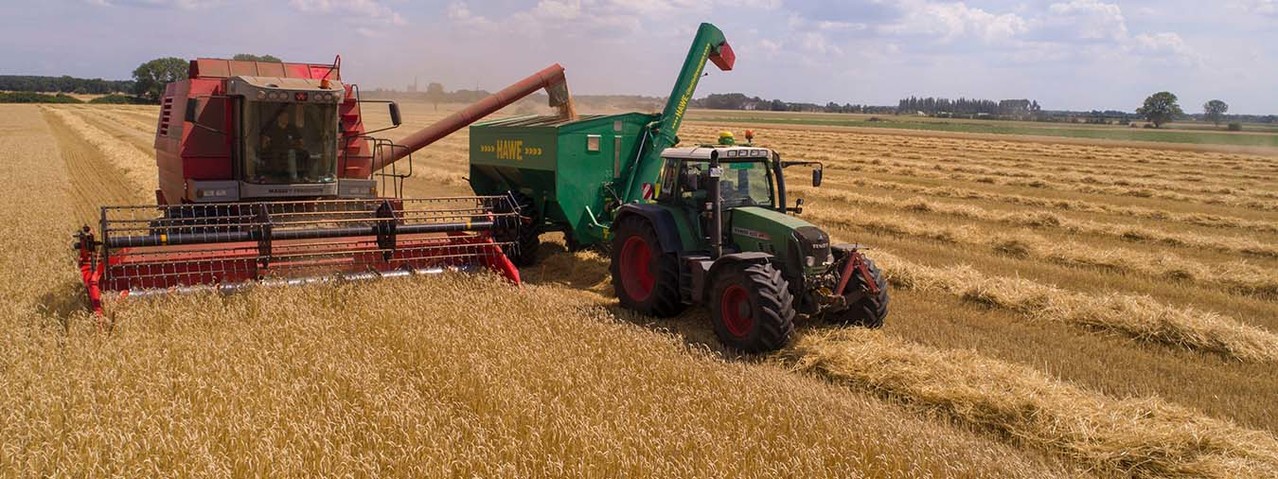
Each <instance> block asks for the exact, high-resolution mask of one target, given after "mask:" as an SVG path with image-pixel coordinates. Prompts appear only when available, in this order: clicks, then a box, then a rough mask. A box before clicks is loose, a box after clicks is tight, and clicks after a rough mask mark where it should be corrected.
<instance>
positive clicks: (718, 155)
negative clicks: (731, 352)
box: [470, 23, 888, 352]
mask: <svg viewBox="0 0 1278 479" xmlns="http://www.w3.org/2000/svg"><path fill="white" fill-rule="evenodd" d="M735 61H736V57H735V54H734V53H733V51H732V48H731V47H730V46H729V45H728V42H727V40H726V39H725V38H724V36H723V32H721V31H719V29H718V28H716V27H715V26H714V25H710V24H708V23H705V24H702V25H701V28H700V29H699V30H698V31H697V36H696V38H695V39H694V40H693V43H692V47H691V48H690V49H689V51H688V56H687V58H686V59H685V60H684V63H683V68H682V69H681V71H680V73H679V77H678V79H677V80H676V81H675V85H674V88H673V89H672V91H671V93H670V99H669V100H668V101H667V104H666V107H665V109H664V110H663V111H662V112H661V113H659V114H643V113H625V114H620V115H606V116H587V117H582V118H579V119H575V120H565V119H563V118H560V117H547V116H530V117H517V118H508V119H501V120H495V121H489V122H485V123H480V124H476V125H474V126H471V128H470V142H471V144H470V184H471V187H472V188H473V189H474V190H475V192H476V193H478V194H483V195H507V196H509V197H510V198H512V199H513V200H514V201H512V202H511V203H512V204H515V205H517V207H518V210H519V217H520V218H521V222H522V223H523V227H522V228H519V229H518V233H517V234H518V238H506V239H505V240H506V241H508V242H509V243H510V244H513V245H515V246H513V248H512V250H511V251H508V252H507V255H508V256H510V257H511V259H512V260H513V261H514V262H515V264H517V265H520V266H526V265H530V264H532V262H533V261H534V260H535V259H536V251H537V245H538V244H539V240H538V236H539V235H540V234H541V233H542V232H546V231H563V232H564V234H565V237H566V238H567V239H568V244H569V247H570V248H576V247H581V246H594V245H607V246H610V248H607V249H608V250H609V251H610V253H609V254H610V261H611V265H612V266H611V271H612V280H613V288H614V291H616V294H617V298H618V300H619V301H620V303H621V305H622V306H623V307H626V308H629V309H633V310H636V311H639V312H642V313H644V314H648V315H653V316H672V315H675V314H678V313H680V312H681V311H683V310H684V309H685V308H686V307H687V306H689V305H707V306H709V308H710V310H711V313H712V314H711V317H712V318H713V321H714V329H715V332H716V334H717V335H718V337H719V339H720V340H721V341H722V342H723V343H724V344H726V345H728V346H729V347H731V348H734V349H737V350H741V351H747V352H758V351H767V350H774V349H777V348H780V347H782V346H784V345H785V344H786V343H787V342H788V341H789V337H790V334H791V333H792V332H793V329H794V328H793V324H792V322H793V321H794V319H795V318H796V317H803V318H819V319H824V320H828V321H831V322H836V323H842V324H854V325H862V326H868V327H878V326H879V325H881V324H882V323H883V319H884V317H885V316H886V315H887V304H888V291H887V283H886V282H885V281H884V280H883V277H882V275H881V274H880V273H879V270H878V268H877V267H875V265H874V262H873V261H871V260H870V259H869V258H867V257H866V256H865V255H864V253H862V252H861V251H860V247H859V246H857V245H832V244H830V238H829V236H828V235H827V234H826V233H825V232H824V231H822V230H821V229H820V228H818V227H816V226H813V225H811V224H809V223H807V222H806V221H803V220H801V219H799V218H797V217H795V216H794V214H799V213H801V212H802V200H797V201H796V204H795V206H793V207H791V206H788V204H787V200H786V188H785V175H784V173H783V170H784V169H785V168H786V167H790V166H806V167H813V177H812V184H813V186H819V185H820V183H821V173H822V165H821V164H820V163H818V162H809V161H782V160H781V155H780V154H779V153H777V152H775V151H773V150H770V149H767V148H762V147H755V146H753V145H751V144H748V143H747V144H745V145H731V144H730V142H724V143H727V144H720V145H701V146H699V147H684V148H674V146H675V145H676V144H678V143H679V138H678V137H677V136H676V133H677V132H678V130H679V125H680V123H682V120H683V115H684V111H685V110H686V109H687V106H688V102H689V101H690V100H691V98H692V95H693V93H694V92H695V91H696V87H697V82H698V81H699V80H700V78H701V76H702V72H703V70H704V69H705V65H706V63H707V62H711V63H713V64H714V65H715V66H717V67H719V69H721V70H725V71H726V70H731V69H732V66H733V64H734V63H735ZM747 141H749V136H747Z"/></svg>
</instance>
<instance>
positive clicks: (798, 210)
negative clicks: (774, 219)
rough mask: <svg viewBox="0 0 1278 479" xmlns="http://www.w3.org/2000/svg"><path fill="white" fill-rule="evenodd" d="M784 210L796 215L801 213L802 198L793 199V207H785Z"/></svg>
mask: <svg viewBox="0 0 1278 479" xmlns="http://www.w3.org/2000/svg"><path fill="white" fill-rule="evenodd" d="M785 210H786V211H789V212H791V213H794V214H796V215H799V214H803V198H798V199H796V200H794V207H793V208H786V209H785Z"/></svg>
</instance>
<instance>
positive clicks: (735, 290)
mask: <svg viewBox="0 0 1278 479" xmlns="http://www.w3.org/2000/svg"><path fill="white" fill-rule="evenodd" d="M719 314H720V315H721V316H723V326H724V327H726V328H727V329H728V332H729V333H732V335H733V336H736V337H738V338H741V337H745V336H746V335H747V334H749V333H750V329H752V328H754V310H753V309H752V308H750V292H749V291H746V289H745V288H744V287H742V286H741V285H736V284H734V285H732V286H728V289H725V290H723V298H722V299H720V300H719Z"/></svg>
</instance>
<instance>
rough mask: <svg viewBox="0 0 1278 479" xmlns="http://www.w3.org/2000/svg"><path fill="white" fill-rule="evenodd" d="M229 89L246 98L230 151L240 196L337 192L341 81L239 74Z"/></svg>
mask: <svg viewBox="0 0 1278 479" xmlns="http://www.w3.org/2000/svg"><path fill="white" fill-rule="evenodd" d="M228 92H229V93H230V94H231V96H233V97H238V98H242V99H243V101H239V102H235V103H234V107H233V115H234V127H235V130H236V133H237V134H236V135H235V138H236V142H237V145H236V147H235V148H234V150H233V152H232V156H233V161H232V165H233V166H232V172H233V174H234V176H235V178H236V179H237V180H238V182H239V196H240V197H241V198H266V197H290V196H299V197H326V196H328V197H336V196H338V170H337V168H338V143H339V142H340V140H341V138H342V134H341V129H340V124H339V123H338V106H339V105H340V104H341V102H342V100H343V96H344V93H345V87H344V86H343V85H342V84H341V83H340V82H336V81H327V80H314V79H304V78H273V77H250V76H240V77H235V78H232V79H231V81H229V82H228Z"/></svg>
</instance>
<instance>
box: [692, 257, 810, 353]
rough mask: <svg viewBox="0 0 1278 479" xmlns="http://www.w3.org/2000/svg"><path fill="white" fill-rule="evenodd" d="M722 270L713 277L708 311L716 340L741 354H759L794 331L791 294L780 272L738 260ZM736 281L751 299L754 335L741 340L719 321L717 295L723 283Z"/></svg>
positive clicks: (778, 345) (781, 344)
mask: <svg viewBox="0 0 1278 479" xmlns="http://www.w3.org/2000/svg"><path fill="white" fill-rule="evenodd" d="M725 268H727V269H725V270H723V271H721V272H720V273H719V274H717V275H716V277H715V279H714V289H713V290H712V291H713V292H714V294H713V298H712V299H711V303H710V306H711V312H712V316H713V321H714V331H715V334H716V335H717V336H718V337H719V341H720V342H722V343H724V344H725V345H727V346H730V347H732V348H733V349H737V350H739V351H741V352H745V353H761V352H768V351H776V350H778V349H781V348H783V347H785V345H786V344H787V343H789V342H790V336H791V335H792V334H793V333H794V316H795V311H794V295H793V294H792V293H790V288H789V284H788V282H787V281H786V280H785V277H783V276H782V275H781V271H780V270H778V269H776V268H774V267H772V265H771V264H766V263H763V264H758V263H740V264H734V265H727V266H725ZM731 282H740V283H741V285H742V286H744V287H745V288H746V290H747V291H749V292H751V294H752V296H754V297H755V298H757V301H756V302H755V306H756V310H755V313H756V314H755V327H756V331H755V333H754V334H751V335H749V337H747V338H746V339H745V340H744V341H742V340H739V339H738V338H736V337H734V336H732V334H731V333H729V332H728V330H727V327H726V326H725V325H724V324H723V321H722V319H721V315H720V312H719V307H720V304H721V302H720V300H719V299H720V295H721V294H722V292H723V290H724V289H725V288H726V287H727V283H731Z"/></svg>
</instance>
